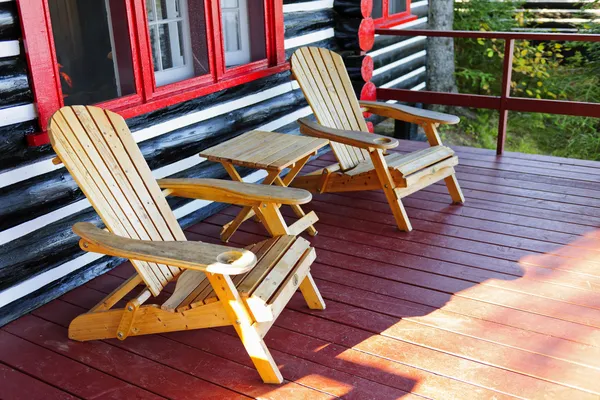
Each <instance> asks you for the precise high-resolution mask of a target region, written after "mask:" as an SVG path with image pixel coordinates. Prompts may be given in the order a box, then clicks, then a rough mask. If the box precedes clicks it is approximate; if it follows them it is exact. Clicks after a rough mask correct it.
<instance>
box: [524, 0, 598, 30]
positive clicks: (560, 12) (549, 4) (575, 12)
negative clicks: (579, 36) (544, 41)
mask: <svg viewBox="0 0 600 400" xmlns="http://www.w3.org/2000/svg"><path fill="white" fill-rule="evenodd" d="M593 3H594V0H525V2H524V4H523V9H521V10H517V11H520V12H524V13H525V24H526V27H524V28H523V29H522V30H528V31H531V30H532V29H533V30H535V31H538V32H565V33H576V32H579V31H580V30H583V31H585V30H586V29H589V28H587V27H589V26H592V25H593V24H597V23H598V22H600V10H599V9H597V8H591V7H589V6H591V5H593ZM584 6H588V7H584ZM583 8H585V9H583Z"/></svg>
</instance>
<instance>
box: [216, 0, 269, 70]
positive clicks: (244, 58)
mask: <svg viewBox="0 0 600 400" xmlns="http://www.w3.org/2000/svg"><path fill="white" fill-rule="evenodd" d="M251 1H252V0H221V19H222V25H223V48H224V50H225V65H226V66H228V67H232V66H236V65H242V64H247V63H249V62H252V61H258V60H264V59H265V58H267V51H266V41H265V10H264V5H263V4H262V2H251ZM250 4H251V5H252V7H249V5H250Z"/></svg>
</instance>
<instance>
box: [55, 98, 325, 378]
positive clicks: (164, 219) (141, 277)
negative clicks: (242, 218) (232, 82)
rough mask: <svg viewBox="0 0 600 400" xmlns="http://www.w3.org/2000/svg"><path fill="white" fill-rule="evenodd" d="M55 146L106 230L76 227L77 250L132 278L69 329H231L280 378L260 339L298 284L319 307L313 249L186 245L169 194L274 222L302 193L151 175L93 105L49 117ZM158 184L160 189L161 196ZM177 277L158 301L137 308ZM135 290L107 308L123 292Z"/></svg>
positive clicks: (276, 241)
mask: <svg viewBox="0 0 600 400" xmlns="http://www.w3.org/2000/svg"><path fill="white" fill-rule="evenodd" d="M49 133H50V139H51V143H52V146H53V147H54V150H55V151H56V153H57V155H58V158H59V161H61V162H62V163H64V165H65V167H66V168H67V169H68V171H69V172H70V173H71V175H72V176H73V178H74V179H75V181H76V182H77V184H78V185H79V187H80V188H81V190H82V191H83V192H84V193H85V195H86V196H87V198H88V200H89V201H90V202H91V203H92V205H93V207H94V209H95V210H96V211H97V212H98V214H99V215H100V217H101V218H102V221H103V222H104V223H105V225H106V227H107V228H108V230H102V229H99V228H97V227H95V226H94V225H92V224H90V223H78V224H76V225H74V227H73V230H74V231H75V233H77V234H78V235H79V236H80V237H81V241H80V246H81V248H82V249H83V250H86V251H91V252H96V253H101V254H106V255H111V256H117V257H123V258H128V259H130V260H131V263H132V264H133V266H134V267H135V269H136V271H137V274H135V275H134V276H133V277H131V278H130V279H129V280H127V281H126V282H124V283H123V284H122V285H121V286H119V287H118V288H117V289H115V291H114V292H112V293H111V294H109V295H108V296H107V297H106V298H105V299H103V300H102V301H101V302H100V303H99V304H98V305H96V306H95V307H94V308H92V309H91V310H90V312H88V313H86V314H83V315H81V316H79V317H77V318H76V319H75V320H73V322H72V323H71V324H70V326H69V337H70V338H72V339H75V340H80V341H85V340H94V339H107V338H115V337H116V338H119V339H121V340H123V339H125V338H127V337H128V336H135V335H145V334H151V333H160V332H171V331H178V330H187V329H198V328H209V327H217V326H226V325H233V327H234V328H235V330H236V331H237V333H238V335H239V336H240V338H241V340H242V343H243V345H244V346H245V348H246V350H247V351H248V354H249V355H250V357H251V359H252V361H253V362H254V365H255V366H256V369H257V370H258V372H259V374H260V376H261V377H262V379H263V381H264V382H266V383H281V382H282V376H281V373H280V372H279V369H278V368H277V365H276V364H275V362H274V361H273V358H272V357H271V354H270V353H269V350H268V349H267V347H266V345H265V343H264V342H263V337H264V335H265V334H266V333H267V332H268V330H269V329H270V327H271V326H272V325H273V322H274V321H275V319H276V318H277V317H278V315H279V314H280V313H281V311H282V310H283V308H284V307H285V305H286V304H287V303H288V301H289V300H290V298H291V297H292V295H293V294H294V292H295V291H296V290H297V289H298V288H299V289H300V290H301V291H302V294H303V295H304V298H305V299H306V301H307V303H308V306H309V307H311V308H313V309H324V308H325V304H324V302H323V299H322V298H321V295H320V294H319V291H318V289H317V287H316V286H315V283H314V281H313V279H312V277H311V275H310V266H311V264H312V262H313V260H314V259H315V250H314V249H313V248H312V247H311V246H310V244H309V243H308V242H307V241H306V240H304V239H302V238H296V237H295V236H279V237H275V238H273V239H269V240H265V241H263V242H260V243H257V244H255V245H253V246H250V247H248V248H247V249H246V250H244V249H237V248H232V247H226V246H221V245H213V244H206V243H201V242H187V241H186V237H185V235H184V233H183V230H182V229H181V228H180V226H179V224H178V223H177V219H176V218H175V215H174V214H173V212H172V211H171V209H170V208H169V205H168V203H167V201H166V199H165V197H166V195H169V194H170V195H174V196H180V197H190V198H203V199H207V200H213V201H219V202H229V203H233V204H240V205H244V206H257V205H258V206H259V207H257V208H260V209H264V210H268V212H266V213H265V215H267V216H270V215H276V216H277V215H278V216H279V217H278V218H271V217H267V222H268V224H271V225H272V226H273V227H275V225H277V224H280V223H282V218H281V215H280V214H279V209H278V204H282V203H283V204H303V203H306V202H307V201H309V200H310V193H308V192H307V191H305V190H299V189H291V188H280V187H274V186H263V185H255V184H247V183H243V182H230V181H219V180H214V179H182V180H178V179H163V180H159V181H158V183H157V181H156V180H155V179H153V178H152V174H151V171H150V168H149V167H148V165H147V164H146V162H145V160H144V157H143V156H142V153H141V152H140V150H139V148H138V146H137V145H136V143H135V142H134V140H133V137H132V135H131V133H130V131H129V129H128V128H127V125H126V124H125V121H124V120H123V118H122V117H120V116H119V115H117V114H115V113H112V112H110V111H105V110H103V109H101V108H97V107H83V106H74V107H64V108H62V109H61V110H59V111H58V112H56V113H55V114H54V116H53V117H52V119H51V121H50V123H49ZM161 188H162V189H165V190H164V191H162V192H161ZM174 280H177V283H176V286H175V289H174V291H173V293H172V294H171V295H170V296H169V297H168V298H167V300H166V301H164V302H163V303H162V304H161V305H157V304H149V305H143V304H144V303H145V302H146V301H147V300H148V299H149V298H150V297H151V296H158V295H159V294H161V292H162V291H163V289H164V288H165V286H166V285H167V284H168V283H169V282H172V281H174ZM138 285H143V287H142V288H140V289H138V290H139V294H137V295H135V296H134V297H133V298H131V299H130V300H129V301H128V302H127V304H126V305H125V307H123V308H113V306H115V304H117V303H118V302H119V301H120V300H122V299H123V298H124V297H125V296H126V295H127V294H128V293H129V292H131V291H133V290H136V287H137V286H138Z"/></svg>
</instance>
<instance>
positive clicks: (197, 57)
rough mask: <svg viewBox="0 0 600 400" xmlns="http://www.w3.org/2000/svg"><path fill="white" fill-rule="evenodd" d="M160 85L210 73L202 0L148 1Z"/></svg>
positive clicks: (150, 30) (151, 36)
mask: <svg viewBox="0 0 600 400" xmlns="http://www.w3.org/2000/svg"><path fill="white" fill-rule="evenodd" d="M146 8H147V10H146V11H147V15H148V28H149V35H150V43H151V44H152V61H153V63H154V77H155V79H156V85H157V86H162V85H166V84H169V83H173V82H179V81H182V80H185V79H189V78H192V77H194V76H201V75H205V74H207V73H209V71H210V69H209V63H208V49H207V42H206V20H205V14H204V1H202V0H146Z"/></svg>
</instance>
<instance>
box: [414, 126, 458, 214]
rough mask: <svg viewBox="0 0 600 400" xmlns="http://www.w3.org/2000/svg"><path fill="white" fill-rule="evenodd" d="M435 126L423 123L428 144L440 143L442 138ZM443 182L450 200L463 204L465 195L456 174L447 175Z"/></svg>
mask: <svg viewBox="0 0 600 400" xmlns="http://www.w3.org/2000/svg"><path fill="white" fill-rule="evenodd" d="M437 126H438V124H423V130H424V131H425V135H426V136H427V141H428V142H429V145H430V146H441V145H442V139H441V138H440V135H439V132H438V130H437ZM444 182H445V183H446V187H447V188H448V193H450V197H452V202H453V203H454V204H463V203H464V202H465V196H464V195H463V193H462V190H461V189H460V185H459V184H458V180H457V179H456V174H452V175H450V176H448V177H447V178H445V179H444Z"/></svg>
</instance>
